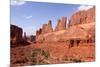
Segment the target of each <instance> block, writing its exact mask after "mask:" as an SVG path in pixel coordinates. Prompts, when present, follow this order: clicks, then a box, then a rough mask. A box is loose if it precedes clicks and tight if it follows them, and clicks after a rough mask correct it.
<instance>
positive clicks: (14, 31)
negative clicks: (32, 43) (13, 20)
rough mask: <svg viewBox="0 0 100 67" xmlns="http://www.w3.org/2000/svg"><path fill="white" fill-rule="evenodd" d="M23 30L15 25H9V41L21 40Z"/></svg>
mask: <svg viewBox="0 0 100 67" xmlns="http://www.w3.org/2000/svg"><path fill="white" fill-rule="evenodd" d="M22 34H23V30H22V28H20V27H17V26H15V25H10V38H11V43H16V42H19V41H21V40H22Z"/></svg>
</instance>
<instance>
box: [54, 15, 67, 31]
mask: <svg viewBox="0 0 100 67" xmlns="http://www.w3.org/2000/svg"><path fill="white" fill-rule="evenodd" d="M66 20H67V18H66V17H62V19H61V20H60V19H59V20H58V24H57V26H56V28H55V31H60V30H66Z"/></svg>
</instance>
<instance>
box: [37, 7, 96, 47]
mask: <svg viewBox="0 0 100 67" xmlns="http://www.w3.org/2000/svg"><path fill="white" fill-rule="evenodd" d="M66 20H67V18H66V17H63V18H62V19H61V20H58V24H57V26H56V28H55V30H54V31H53V32H52V30H51V29H52V28H51V24H50V23H48V24H44V25H43V27H42V30H41V31H42V33H39V35H38V37H37V38H36V41H37V42H66V43H68V44H71V46H72V45H73V44H76V45H78V44H79V43H82V42H84V43H87V42H94V41H95V7H93V8H91V9H89V10H87V11H79V12H77V13H75V14H73V15H72V17H71V19H70V22H69V26H70V27H69V28H68V29H66ZM39 32H40V31H39Z"/></svg>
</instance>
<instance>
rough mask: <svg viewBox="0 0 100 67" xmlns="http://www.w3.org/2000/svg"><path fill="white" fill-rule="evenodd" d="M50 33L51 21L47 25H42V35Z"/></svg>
mask: <svg viewBox="0 0 100 67" xmlns="http://www.w3.org/2000/svg"><path fill="white" fill-rule="evenodd" d="M52 31H53V29H52V25H51V20H49V21H48V24H43V27H42V34H45V33H50V32H52Z"/></svg>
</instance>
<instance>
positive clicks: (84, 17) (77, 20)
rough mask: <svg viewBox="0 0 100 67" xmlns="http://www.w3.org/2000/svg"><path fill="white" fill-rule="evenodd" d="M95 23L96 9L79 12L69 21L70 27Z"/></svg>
mask: <svg viewBox="0 0 100 67" xmlns="http://www.w3.org/2000/svg"><path fill="white" fill-rule="evenodd" d="M92 22H95V7H93V8H90V9H89V10H82V11H78V12H76V13H75V14H73V15H72V16H71V18H70V21H69V27H70V26H73V25H78V24H84V23H92Z"/></svg>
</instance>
